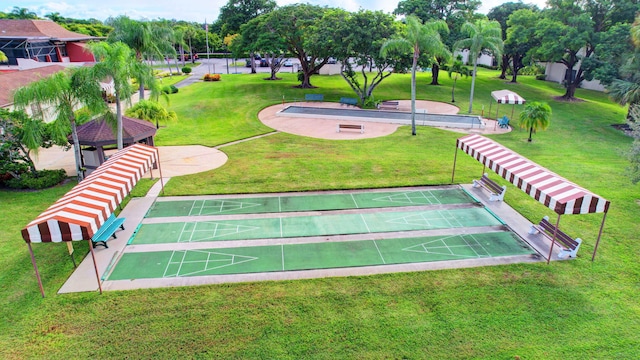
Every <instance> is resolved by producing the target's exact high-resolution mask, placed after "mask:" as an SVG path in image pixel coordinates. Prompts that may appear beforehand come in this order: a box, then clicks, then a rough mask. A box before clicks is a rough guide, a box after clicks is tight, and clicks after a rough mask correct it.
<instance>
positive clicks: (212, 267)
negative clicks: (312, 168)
mask: <svg viewBox="0 0 640 360" xmlns="http://www.w3.org/2000/svg"><path fill="white" fill-rule="evenodd" d="M533 253H535V252H534V251H533V250H532V249H531V248H530V247H529V246H528V245H527V244H526V243H524V242H523V241H522V240H520V239H519V238H518V237H517V236H516V235H515V234H513V233H511V232H490V233H481V234H465V235H451V236H433V237H414V238H400V239H384V240H361V241H343V242H321V243H305V244H285V245H270V246H253V247H237V248H224V249H200V250H173V251H152V252H133V253H125V254H123V256H122V258H121V259H120V261H119V262H118V264H117V265H116V267H115V268H114V270H113V272H112V273H111V274H110V275H109V277H108V280H128V279H143V278H173V277H187V276H204V275H224V274H246V273H258V272H274V271H293V270H309V269H328V268H340V267H356V266H371V265H385V264H404V263H419V262H431V261H442V260H459V259H478V258H487V257H497V256H515V255H527V254H533Z"/></svg>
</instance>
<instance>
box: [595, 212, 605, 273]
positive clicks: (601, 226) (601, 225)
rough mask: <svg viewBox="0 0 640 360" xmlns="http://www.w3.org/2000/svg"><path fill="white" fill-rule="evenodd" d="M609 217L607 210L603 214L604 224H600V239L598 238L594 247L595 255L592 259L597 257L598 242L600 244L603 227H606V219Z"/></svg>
mask: <svg viewBox="0 0 640 360" xmlns="http://www.w3.org/2000/svg"><path fill="white" fill-rule="evenodd" d="M606 218H607V212H606V211H605V212H604V215H603V216H602V224H600V232H598V240H596V246H595V248H593V255H592V256H591V261H593V260H594V259H595V258H596V251H598V244H600V238H601V237H602V229H603V228H604V220H605V219H606Z"/></svg>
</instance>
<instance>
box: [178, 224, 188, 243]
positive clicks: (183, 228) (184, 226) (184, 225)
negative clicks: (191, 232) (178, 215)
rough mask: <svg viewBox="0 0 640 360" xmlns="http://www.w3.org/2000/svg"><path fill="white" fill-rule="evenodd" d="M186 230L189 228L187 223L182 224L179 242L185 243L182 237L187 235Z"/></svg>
mask: <svg viewBox="0 0 640 360" xmlns="http://www.w3.org/2000/svg"><path fill="white" fill-rule="evenodd" d="M186 228H187V223H186V222H185V223H183V224H182V230H180V236H178V242H184V241H180V240H181V239H182V235H183V234H184V233H186V230H185V229H186Z"/></svg>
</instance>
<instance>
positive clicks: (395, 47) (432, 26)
mask: <svg viewBox="0 0 640 360" xmlns="http://www.w3.org/2000/svg"><path fill="white" fill-rule="evenodd" d="M406 25H407V27H406V33H405V34H404V37H401V38H397V39H391V40H387V41H386V42H385V43H384V44H383V45H382V47H381V49H380V54H381V55H382V56H387V54H389V53H390V52H392V51H401V52H405V51H412V52H413V62H412V64H411V134H412V135H416V69H417V68H418V58H419V57H420V53H421V52H425V53H429V54H436V53H443V52H447V49H446V46H445V45H444V43H442V39H441V38H440V32H441V31H442V32H448V31H449V28H448V27H447V24H446V23H445V22H444V21H442V20H437V21H430V22H428V23H426V24H422V21H420V19H418V18H417V17H416V16H413V15H410V16H407V18H406Z"/></svg>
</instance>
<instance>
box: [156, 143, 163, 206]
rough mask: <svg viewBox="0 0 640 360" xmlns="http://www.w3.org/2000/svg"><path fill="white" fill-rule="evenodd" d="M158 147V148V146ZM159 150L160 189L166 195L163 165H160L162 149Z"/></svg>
mask: <svg viewBox="0 0 640 360" xmlns="http://www.w3.org/2000/svg"><path fill="white" fill-rule="evenodd" d="M156 149H157V148H156ZM157 150H158V171H159V172H160V187H161V189H160V191H162V195H164V178H163V177H162V165H160V150H159V149H157Z"/></svg>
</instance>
